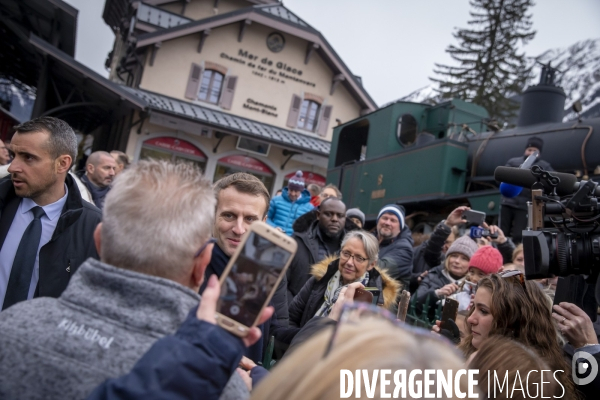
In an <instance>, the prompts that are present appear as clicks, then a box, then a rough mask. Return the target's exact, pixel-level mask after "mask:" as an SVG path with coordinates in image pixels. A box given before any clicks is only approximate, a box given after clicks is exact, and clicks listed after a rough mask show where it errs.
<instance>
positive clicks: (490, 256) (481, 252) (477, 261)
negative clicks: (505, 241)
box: [469, 246, 504, 275]
mask: <svg viewBox="0 0 600 400" xmlns="http://www.w3.org/2000/svg"><path fill="white" fill-rule="evenodd" d="M503 262H504V261H503V260H502V254H500V252H499V251H498V250H497V249H495V248H494V247H492V246H483V247H480V248H479V249H477V251H476V252H475V254H473V257H471V260H470V261H469V267H474V268H477V269H480V270H481V271H483V273H485V274H487V275H489V274H496V273H498V271H500V268H502V263H503Z"/></svg>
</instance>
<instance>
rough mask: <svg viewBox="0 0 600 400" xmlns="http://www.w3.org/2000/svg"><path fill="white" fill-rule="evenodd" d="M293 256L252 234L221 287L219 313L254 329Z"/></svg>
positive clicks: (218, 304) (250, 233)
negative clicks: (259, 315) (265, 304)
mask: <svg viewBox="0 0 600 400" xmlns="http://www.w3.org/2000/svg"><path fill="white" fill-rule="evenodd" d="M291 255H292V253H290V252H289V251H287V250H285V249H282V248H281V247H279V246H278V245H277V244H275V243H273V242H271V241H269V240H268V239H266V238H264V237H262V236H260V235H258V234H256V233H255V232H253V231H251V232H249V235H248V238H247V240H246V242H245V244H244V247H243V248H242V250H241V253H240V255H239V257H238V258H237V260H236V261H235V264H233V266H232V268H231V272H230V273H229V274H228V275H227V277H226V279H225V281H224V282H223V284H222V285H221V296H220V298H219V301H218V303H217V311H218V312H219V313H220V314H222V315H224V316H226V317H229V318H231V319H233V320H235V321H237V322H239V323H241V324H243V325H245V326H252V325H253V324H254V321H256V319H257V317H258V313H260V311H261V310H262V307H263V305H264V303H265V301H266V300H267V298H268V297H269V294H270V293H271V290H272V289H273V287H274V286H275V284H276V283H277V280H278V279H279V275H281V272H282V270H283V267H284V266H285V265H286V263H287V262H288V260H289V259H290V257H291Z"/></svg>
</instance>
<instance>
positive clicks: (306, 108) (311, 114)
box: [298, 100, 320, 132]
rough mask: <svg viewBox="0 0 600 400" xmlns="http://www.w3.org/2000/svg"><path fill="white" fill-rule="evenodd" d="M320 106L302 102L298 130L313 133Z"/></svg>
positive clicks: (310, 102)
mask: <svg viewBox="0 0 600 400" xmlns="http://www.w3.org/2000/svg"><path fill="white" fill-rule="evenodd" d="M319 108H320V105H319V104H318V103H316V102H314V101H312V100H303V101H302V107H301V108H300V117H299V119H298V128H300V129H304V130H307V131H311V132H314V131H315V128H316V127H317V121H318V116H319Z"/></svg>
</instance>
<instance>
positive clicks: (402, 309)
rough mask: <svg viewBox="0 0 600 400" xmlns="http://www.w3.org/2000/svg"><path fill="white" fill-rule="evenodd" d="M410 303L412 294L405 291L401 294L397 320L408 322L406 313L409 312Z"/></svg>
mask: <svg viewBox="0 0 600 400" xmlns="http://www.w3.org/2000/svg"><path fill="white" fill-rule="evenodd" d="M409 303H410V292H409V291H408V290H403V291H402V293H401V294H400V301H399V302H398V315H396V319H397V320H399V321H402V322H404V321H406V313H407V312H408V305H409Z"/></svg>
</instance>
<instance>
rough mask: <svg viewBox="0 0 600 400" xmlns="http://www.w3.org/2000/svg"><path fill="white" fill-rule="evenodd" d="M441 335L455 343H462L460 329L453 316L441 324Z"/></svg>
mask: <svg viewBox="0 0 600 400" xmlns="http://www.w3.org/2000/svg"><path fill="white" fill-rule="evenodd" d="M440 328H441V329H440V335H442V336H444V337H445V338H446V339H448V340H450V341H451V342H452V343H454V344H459V343H460V329H458V326H457V325H456V323H455V322H454V320H453V319H452V318H448V320H447V321H446V322H442V326H440Z"/></svg>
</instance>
